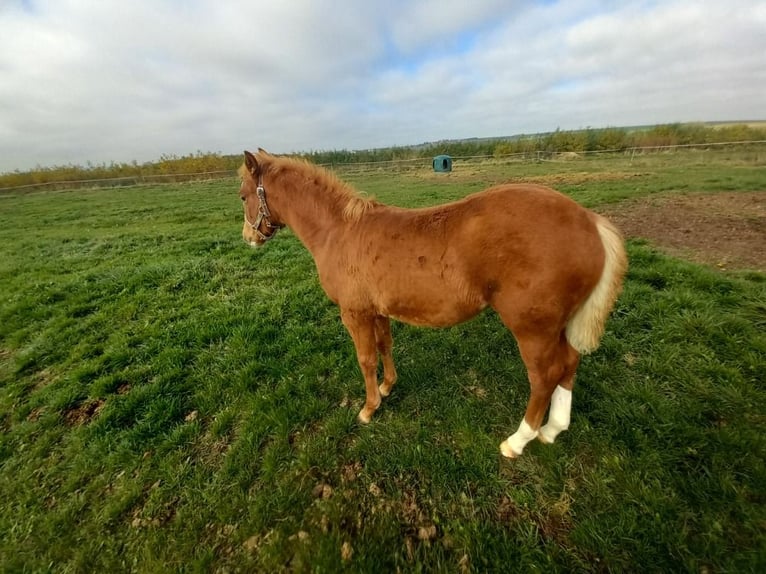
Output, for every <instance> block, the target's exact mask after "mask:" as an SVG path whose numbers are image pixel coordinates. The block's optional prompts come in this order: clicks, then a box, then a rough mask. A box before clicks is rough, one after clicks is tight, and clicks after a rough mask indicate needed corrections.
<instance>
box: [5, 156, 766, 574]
mask: <svg viewBox="0 0 766 574" xmlns="http://www.w3.org/2000/svg"><path fill="white" fill-rule="evenodd" d="M705 153H707V152H705ZM711 157H712V159H711ZM759 161H760V163H759V162H752V161H751V162H749V163H748V162H743V161H741V158H737V157H735V158H731V157H729V156H724V155H723V154H718V155H712V156H711V154H707V155H705V154H703V153H702V152H690V153H686V154H673V155H672V157H671V156H664V155H657V156H647V157H641V158H634V159H633V161H632V162H631V161H630V158H624V159H619V158H618V159H588V160H580V161H574V162H568V163H553V164H552V163H544V164H520V163H517V164H514V163H511V164H486V165H478V166H476V165H474V166H468V165H464V166H462V167H461V166H460V165H458V166H457V170H456V172H455V173H454V174H453V175H452V176H448V177H442V178H437V177H435V176H431V175H430V174H426V173H425V172H423V173H420V172H419V173H402V174H389V173H382V172H374V173H367V174H349V176H348V178H349V180H350V181H352V182H353V183H355V184H356V185H357V186H358V187H360V188H361V189H364V190H366V191H368V192H370V193H372V194H374V195H376V196H377V197H378V198H379V199H381V200H383V201H386V202H389V203H395V204H398V205H411V206H414V205H424V204H433V203H438V202H441V201H446V200H447V199H451V198H455V197H460V196H462V195H465V194H466V193H468V192H471V191H475V190H478V189H481V188H483V187H485V186H487V185H491V184H494V183H497V182H500V181H508V180H512V179H518V178H522V177H525V178H529V177H549V176H551V175H554V176H555V175H557V174H559V175H560V174H570V175H571V174H582V173H591V174H605V173H623V174H625V173H635V174H637V175H635V177H626V178H623V179H609V178H604V179H603V180H591V181H584V182H582V183H578V182H577V178H574V179H570V180H566V179H564V180H563V182H562V184H561V185H558V186H557V187H559V188H560V189H562V190H564V191H566V192H567V193H570V194H571V195H572V196H573V197H575V198H576V199H578V200H579V201H582V202H584V203H586V204H587V205H590V206H597V205H600V204H603V203H606V202H616V201H619V200H620V199H624V198H630V197H636V196H640V195H647V194H650V193H656V192H687V191H718V190H763V189H766V173H764V169H763V161H762V159H761V160H759ZM461 170H462V172H461ZM567 181H569V182H567ZM240 209H241V208H240V206H239V200H238V197H237V184H236V183H235V182H232V181H229V182H217V183H210V184H199V183H197V184H188V185H178V186H166V187H145V188H134V189H122V190H92V191H72V192H60V193H53V192H51V193H34V194H28V195H23V194H18V195H11V196H4V197H0V219H1V220H2V226H0V245H1V246H2V247H0V388H1V389H2V392H1V394H0V430H2V435H0V570H2V571H8V572H42V571H62V572H115V571H130V570H135V571H142V572H144V571H149V572H151V571H184V572H185V571H192V572H194V571H227V570H228V571H264V572H274V571H280V570H295V571H307V570H313V571H318V572H338V571H370V572H387V571H396V570H397V569H400V570H402V571H446V572H456V571H461V570H464V571H508V570H515V571H530V570H533V569H536V570H542V569H547V570H552V571H562V572H572V571H659V572H667V571H693V572H699V571H702V570H707V571H715V572H758V571H763V569H764V567H766V536H765V535H764V532H765V530H766V463H765V462H764V461H766V433H765V432H764V431H766V389H764V382H765V381H766V278H765V277H764V276H763V275H761V274H757V273H739V274H728V275H724V274H721V273H720V272H716V271H714V270H711V269H707V268H704V267H700V266H697V265H693V264H691V263H687V262H684V261H680V260H677V259H672V258H669V257H666V256H663V255H662V254H660V253H658V252H657V251H655V250H654V249H653V248H652V247H651V246H650V245H648V244H645V243H642V242H632V243H631V244H630V245H629V252H630V258H631V267H630V271H629V275H628V279H627V283H626V287H625V292H624V294H623V296H622V297H621V299H620V301H619V303H618V306H617V308H616V310H615V312H614V314H613V317H612V319H611V321H610V322H609V324H608V329H607V333H606V336H605V338H604V340H603V344H602V347H601V348H600V349H599V351H597V352H596V353H594V354H593V355H591V356H589V357H587V358H585V359H584V360H583V363H582V366H581V367H580V370H579V374H578V386H577V388H576V391H575V398H574V412H573V420H572V426H571V429H570V431H568V432H567V433H564V434H562V435H561V437H560V439H559V440H558V441H557V443H556V444H555V445H552V446H545V445H542V444H539V443H533V444H530V445H529V447H528V448H527V449H526V451H525V454H524V456H523V457H522V458H520V459H518V460H516V461H512V462H511V461H507V460H505V459H502V458H501V457H500V455H499V451H498V445H499V443H500V441H501V440H503V439H504V438H505V437H506V436H508V434H510V433H511V432H513V430H515V427H516V426H517V425H518V423H519V420H520V418H521V416H522V415H523V411H524V407H525V404H526V399H527V394H528V386H527V383H526V374H525V371H524V368H523V365H522V363H521V361H520V358H519V356H518V352H517V350H516V348H515V344H514V342H513V339H512V336H511V335H510V333H508V332H507V331H506V330H505V329H504V328H503V327H502V325H501V324H500V322H499V320H498V319H497V318H496V317H495V316H494V315H492V314H490V313H487V314H483V315H481V316H479V317H477V318H476V319H475V320H473V321H470V322H468V323H466V324H463V325H460V326H457V327H454V328H451V329H444V330H426V329H416V328H410V327H408V326H405V325H401V324H396V325H395V326H394V338H395V357H396V359H397V366H398V370H399V374H400V381H399V383H398V385H397V387H396V388H395V391H394V393H393V394H392V396H391V397H389V398H388V399H387V400H386V401H385V403H384V405H383V407H382V408H381V410H380V411H379V412H378V414H377V415H376V418H375V420H374V421H373V423H372V424H370V425H368V426H359V425H358V424H357V423H356V421H355V416H356V413H357V411H358V409H359V408H360V406H361V402H362V399H363V395H364V390H363V384H362V381H361V376H360V374H359V369H358V367H357V365H356V361H355V355H354V351H353V347H352V344H351V341H350V339H349V337H348V336H347V334H346V333H345V331H344V329H343V327H342V325H341V323H340V320H339V318H338V311H337V309H336V308H335V307H334V306H333V305H332V304H331V303H329V302H328V301H327V299H326V298H325V296H324V294H323V293H322V291H321V288H320V287H319V284H318V280H317V276H316V271H315V269H314V266H313V262H312V260H311V258H310V255H309V254H308V253H307V252H306V251H305V250H304V249H303V247H302V246H301V245H300V243H299V242H298V241H297V240H296V238H295V237H294V236H293V235H292V234H290V233H289V232H288V231H285V232H281V233H280V236H279V237H278V238H277V239H275V240H274V241H273V242H271V243H269V245H267V246H266V247H265V248H263V249H261V250H257V251H256V250H252V249H250V248H249V247H247V246H246V245H245V244H244V243H242V241H241V239H240V230H241V211H240ZM344 544H346V552H347V554H348V551H349V549H350V550H351V553H350V558H348V555H347V556H346V558H348V559H346V560H344V559H343V556H342V548H343V547H344Z"/></svg>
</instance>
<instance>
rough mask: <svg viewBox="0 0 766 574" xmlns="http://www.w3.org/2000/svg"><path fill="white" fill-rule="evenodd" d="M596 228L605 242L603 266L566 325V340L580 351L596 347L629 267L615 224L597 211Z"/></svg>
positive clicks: (584, 351)
mask: <svg viewBox="0 0 766 574" xmlns="http://www.w3.org/2000/svg"><path fill="white" fill-rule="evenodd" d="M596 228H597V229H598V234H599V236H600V237H601V243H602V244H603V245H604V254H605V258H604V269H603V270H602V272H601V278H600V279H599V280H598V283H597V284H596V287H595V288H594V289H593V291H591V293H590V295H588V298H587V299H586V300H585V302H584V303H583V304H582V305H581V306H580V308H579V309H578V310H577V312H575V314H574V316H573V317H572V318H571V319H570V320H569V323H568V324H567V327H566V337H567V341H569V344H570V345H572V347H574V348H575V349H576V350H577V351H578V352H579V353H581V354H583V355H586V354H588V353H591V352H593V351H595V350H596V349H597V348H598V345H599V342H600V341H601V336H602V335H603V334H604V327H605V325H606V319H607V317H608V316H609V313H610V312H611V311H612V307H613V306H614V302H615V301H616V300H617V297H618V296H619V294H620V292H621V291H622V280H623V277H624V276H625V271H626V270H627V268H628V256H627V255H626V253H625V245H624V243H623V239H622V236H621V235H620V232H619V231H618V230H617V228H616V227H615V226H614V225H612V223H611V222H610V221H609V220H608V219H606V218H605V217H601V216H600V215H596Z"/></svg>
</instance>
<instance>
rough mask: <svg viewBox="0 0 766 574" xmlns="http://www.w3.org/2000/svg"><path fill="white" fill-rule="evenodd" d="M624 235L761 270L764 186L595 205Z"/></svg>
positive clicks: (765, 237) (765, 263)
mask: <svg viewBox="0 0 766 574" xmlns="http://www.w3.org/2000/svg"><path fill="white" fill-rule="evenodd" d="M598 211H599V212H600V213H602V214H603V215H606V216H607V217H608V218H609V219H611V220H612V221H613V222H614V223H615V224H616V225H617V226H618V227H619V228H620V229H621V230H622V233H623V234H624V235H625V237H626V238H643V239H648V240H649V241H650V242H651V243H653V244H654V245H656V246H657V247H659V248H660V249H663V250H665V251H667V252H668V253H670V254H672V255H676V256H679V257H683V258H686V259H690V260H692V261H696V262H698V263H703V264H706V265H712V266H715V267H717V268H718V269H721V270H727V269H750V270H755V271H761V272H764V271H766V191H753V192H721V193H713V194H707V193H704V194H703V193H690V194H682V195H681V194H673V195H669V194H663V195H657V196H652V197H646V198H641V199H637V200H630V201H624V202H622V203H618V204H615V205H611V206H607V207H603V208H601V209H599V210H598Z"/></svg>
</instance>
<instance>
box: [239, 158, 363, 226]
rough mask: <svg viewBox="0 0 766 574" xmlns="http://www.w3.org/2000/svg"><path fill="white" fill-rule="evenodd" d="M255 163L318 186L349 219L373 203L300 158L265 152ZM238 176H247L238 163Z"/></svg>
mask: <svg viewBox="0 0 766 574" xmlns="http://www.w3.org/2000/svg"><path fill="white" fill-rule="evenodd" d="M258 162H259V163H260V164H261V165H262V166H263V169H264V171H265V173H268V174H269V175H271V176H272V177H279V176H283V177H284V176H286V177H289V178H295V179H299V180H303V181H304V182H310V183H312V184H313V185H315V186H316V187H318V188H321V189H322V190H323V191H324V193H325V194H327V195H328V196H330V197H331V198H332V199H334V200H335V201H336V202H337V204H338V206H339V207H340V208H341V209H342V211H343V218H344V219H345V220H346V221H349V222H352V223H353V222H356V221H359V219H360V218H361V217H362V216H363V215H364V214H365V213H366V212H367V211H368V210H369V209H370V208H371V207H373V206H374V205H375V204H376V201H375V200H374V199H373V198H371V197H367V196H364V195H362V194H360V193H359V192H358V191H357V190H356V189H354V188H353V187H351V186H350V185H349V184H347V183H345V182H343V181H342V180H340V179H339V178H338V177H337V176H336V175H335V174H334V173H333V172H331V171H330V170H327V169H325V168H323V167H320V166H318V165H315V164H313V163H310V162H308V161H306V160H303V159H296V158H290V157H278V156H273V155H267V154H259V156H258ZM238 173H239V175H240V177H244V176H245V174H248V175H249V172H248V171H247V168H246V167H245V166H244V165H242V166H241V167H240V168H239V172H238Z"/></svg>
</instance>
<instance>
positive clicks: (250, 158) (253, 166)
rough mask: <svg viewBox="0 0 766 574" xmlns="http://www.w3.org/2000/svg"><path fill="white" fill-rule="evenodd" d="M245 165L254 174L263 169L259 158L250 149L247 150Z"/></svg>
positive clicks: (256, 174)
mask: <svg viewBox="0 0 766 574" xmlns="http://www.w3.org/2000/svg"><path fill="white" fill-rule="evenodd" d="M245 167H246V168H247V171H249V172H250V173H251V174H252V175H254V176H258V174H259V173H260V171H261V166H260V165H258V160H257V159H255V156H254V155H253V154H251V153H250V152H249V151H247V150H245Z"/></svg>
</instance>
